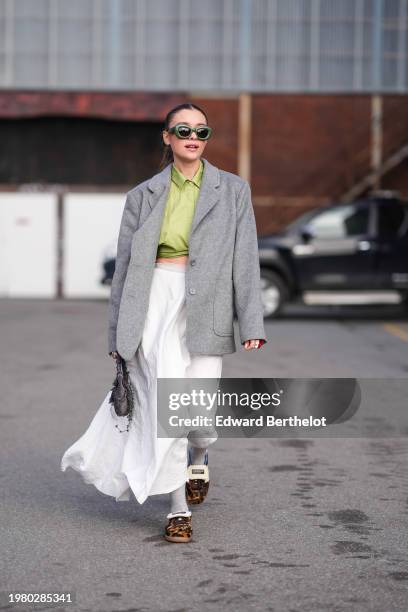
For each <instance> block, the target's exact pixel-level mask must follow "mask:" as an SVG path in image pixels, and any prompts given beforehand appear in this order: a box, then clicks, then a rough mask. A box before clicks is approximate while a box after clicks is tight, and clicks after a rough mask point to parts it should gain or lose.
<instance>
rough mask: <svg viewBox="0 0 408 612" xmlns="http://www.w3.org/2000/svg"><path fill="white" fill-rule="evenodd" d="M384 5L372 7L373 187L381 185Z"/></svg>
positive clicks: (376, 1) (377, 0) (376, 3)
mask: <svg viewBox="0 0 408 612" xmlns="http://www.w3.org/2000/svg"><path fill="white" fill-rule="evenodd" d="M383 13H384V5H383V0H374V7H373V64H372V81H373V83H372V88H373V91H374V95H373V96H372V97H371V168H372V170H373V172H374V178H373V188H374V189H379V188H380V186H381V174H380V170H381V164H382V138H383V134H382V131H383V125H382V118H383V114H382V96H381V93H380V92H381V88H382V23H383Z"/></svg>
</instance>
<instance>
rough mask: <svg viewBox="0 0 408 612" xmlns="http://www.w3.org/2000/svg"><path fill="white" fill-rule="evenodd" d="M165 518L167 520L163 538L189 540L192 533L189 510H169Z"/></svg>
mask: <svg viewBox="0 0 408 612" xmlns="http://www.w3.org/2000/svg"><path fill="white" fill-rule="evenodd" d="M167 518H168V519H169V521H168V523H167V525H166V529H165V534H164V537H165V539H166V540H167V541H168V542H190V540H191V538H192V535H193V527H192V521H191V512H189V513H181V512H177V513H172V512H170V513H169V514H168V515H167Z"/></svg>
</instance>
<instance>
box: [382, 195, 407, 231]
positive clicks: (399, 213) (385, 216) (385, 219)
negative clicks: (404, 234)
mask: <svg viewBox="0 0 408 612" xmlns="http://www.w3.org/2000/svg"><path fill="white" fill-rule="evenodd" d="M404 217H405V210H404V207H403V206H402V204H398V203H393V204H388V203H387V202H382V203H381V204H380V205H379V207H378V233H379V235H380V236H396V235H397V233H398V230H399V229H400V227H401V225H402V223H403V221H404Z"/></svg>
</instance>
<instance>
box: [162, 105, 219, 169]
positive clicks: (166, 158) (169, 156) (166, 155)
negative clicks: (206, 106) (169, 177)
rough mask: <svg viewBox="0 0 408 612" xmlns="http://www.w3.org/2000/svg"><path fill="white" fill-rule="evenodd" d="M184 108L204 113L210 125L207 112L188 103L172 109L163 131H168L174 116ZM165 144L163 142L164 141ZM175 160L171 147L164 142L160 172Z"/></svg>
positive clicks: (167, 116)
mask: <svg viewBox="0 0 408 612" xmlns="http://www.w3.org/2000/svg"><path fill="white" fill-rule="evenodd" d="M183 108H188V109H191V110H194V109H195V110H199V111H200V113H203V115H204V117H205V120H206V122H207V123H208V117H207V115H206V114H205V112H204V111H203V109H202V108H200V107H199V106H197V105H196V104H193V103H192V102H186V103H185V104H179V105H178V106H175V107H174V108H172V109H171V110H170V111H169V112H168V113H167V115H166V118H165V120H164V126H163V130H168V129H169V127H170V122H171V120H172V118H173V117H174V115H175V114H176V113H177V112H178V111H179V110H182V109H183ZM162 142H163V140H162ZM173 160H174V157H173V151H172V150H171V146H170V145H166V144H164V142H163V155H162V158H161V162H160V166H159V170H163V168H165V167H166V166H167V165H168V164H169V163H172V162H173Z"/></svg>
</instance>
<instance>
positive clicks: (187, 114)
mask: <svg viewBox="0 0 408 612" xmlns="http://www.w3.org/2000/svg"><path fill="white" fill-rule="evenodd" d="M177 123H184V124H186V125H190V126H191V127H198V126H200V125H207V121H206V119H205V117H204V115H203V114H202V113H201V112H200V111H199V110H197V109H189V108H183V109H181V110H179V111H178V112H177V113H176V114H175V115H174V116H173V118H172V119H171V121H170V124H169V128H171V127H173V126H174V125H177ZM163 140H164V142H165V144H167V145H168V144H169V145H170V146H171V148H172V151H173V156H174V160H179V161H181V162H191V161H194V160H197V159H200V157H201V156H202V154H203V152H204V149H205V147H206V145H207V142H208V141H207V140H198V138H197V134H196V133H195V132H192V133H191V136H190V138H177V136H176V135H175V134H169V133H168V132H167V131H166V130H163ZM189 144H195V145H197V148H196V149H189V148H187V145H189Z"/></svg>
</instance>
